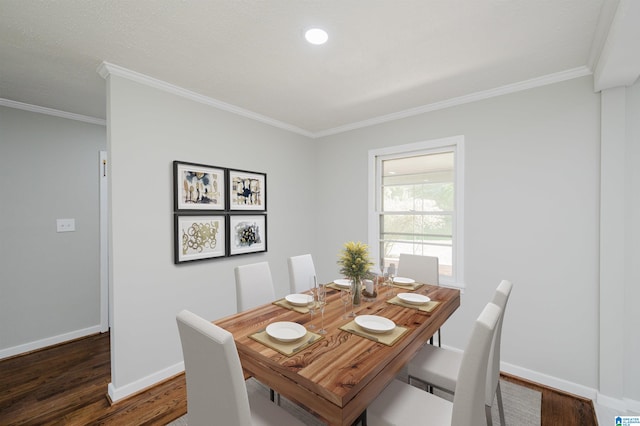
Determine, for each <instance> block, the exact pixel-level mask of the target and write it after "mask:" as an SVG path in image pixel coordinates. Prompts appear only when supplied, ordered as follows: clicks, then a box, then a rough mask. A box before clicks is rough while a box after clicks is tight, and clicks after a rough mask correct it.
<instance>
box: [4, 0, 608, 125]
mask: <svg viewBox="0 0 640 426" xmlns="http://www.w3.org/2000/svg"><path fill="white" fill-rule="evenodd" d="M611 1H614V2H615V0H322V1H321V0H268V1H266V0H208V1H205V0H199V1H198V0H191V1H189V0H182V1H178V0H136V1H128V0H111V1H108V0H92V1H86V0H59V1H36V0H0V98H4V99H8V100H11V101H17V102H22V103H26V104H32V105H38V106H41V107H46V108H53V109H57V110H60V111H66V112H70V113H75V114H81V115H85V116H89V117H96V118H101V119H104V118H105V109H106V108H105V105H106V84H105V80H104V79H103V78H102V77H100V75H99V74H98V72H97V71H96V70H97V69H98V67H99V66H100V65H101V64H102V63H103V62H107V63H109V64H113V65H116V66H118V67H122V68H124V69H127V70H131V71H134V72H136V73H141V74H143V75H146V76H149V77H152V78H154V79H157V80H161V81H163V82H166V83H169V84H171V85H175V86H177V87H179V88H182V89H185V90H188V91H190V92H194V93H197V94H199V95H201V96H203V97H206V98H210V99H212V100H214V101H216V102H220V103H221V104H228V105H230V106H234V107H237V108H238V110H241V111H244V112H246V113H248V114H249V115H251V114H255V116H258V117H264V118H267V119H268V120H271V121H272V122H273V123H276V124H282V125H283V126H289V127H290V128H292V129H295V130H298V131H299V132H300V133H303V134H308V135H310V136H314V135H322V134H329V133H331V132H334V133H335V132H337V131H339V130H340V129H346V128H348V127H349V126H354V125H357V123H366V122H370V121H371V120H376V119H380V118H384V117H392V116H394V115H397V114H399V113H400V114H401V113H403V112H406V111H411V110H415V109H419V108H424V107H425V106H428V105H437V104H440V103H446V102H447V101H450V100H452V99H460V98H462V97H465V96H469V95H471V94H477V93H482V92H485V91H491V90H495V89H497V88H501V87H505V86H510V85H516V84H518V83H521V82H523V81H529V80H532V79H539V78H541V77H548V76H554V75H561V76H572V75H579V74H582V75H586V74H590V73H591V72H592V71H593V67H594V58H595V57H596V56H597V55H598V54H599V49H600V48H601V47H602V46H601V45H602V42H601V40H602V38H603V34H604V35H605V36H606V33H607V31H608V25H609V23H610V21H611V19H610V17H609V18H608V19H603V18H602V17H601V15H602V14H604V13H605V12H607V5H608V4H610V3H611ZM609 14H610V13H609ZM603 22H604V25H603ZM312 26H319V27H322V28H324V29H326V30H327V32H328V33H329V41H328V43H326V44H325V45H322V46H314V45H310V44H308V43H306V42H305V41H304V39H303V31H304V30H305V29H307V28H309V27H312Z"/></svg>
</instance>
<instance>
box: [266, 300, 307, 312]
mask: <svg viewBox="0 0 640 426" xmlns="http://www.w3.org/2000/svg"><path fill="white" fill-rule="evenodd" d="M273 304H274V305H278V306H280V307H281V308H285V309H290V310H292V311H296V312H300V313H301V314H308V313H309V308H307V307H306V306H296V305H292V304H291V303H289V302H287V300H286V299H280V300H276V301H275V302H273Z"/></svg>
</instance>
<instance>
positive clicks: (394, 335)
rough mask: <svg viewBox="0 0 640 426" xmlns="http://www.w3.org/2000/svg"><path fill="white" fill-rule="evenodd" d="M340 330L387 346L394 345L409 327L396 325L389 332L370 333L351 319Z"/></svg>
mask: <svg viewBox="0 0 640 426" xmlns="http://www.w3.org/2000/svg"><path fill="white" fill-rule="evenodd" d="M340 330H343V331H348V332H349V333H352V334H355V335H357V336H360V337H364V338H365V339H369V340H373V341H374V342H378V343H382V344H385V345H387V346H393V344H394V343H396V342H397V341H398V340H399V339H400V338H401V337H402V336H403V335H404V334H405V333H406V332H407V331H409V329H408V328H406V327H402V326H399V325H396V327H395V328H394V329H393V330H391V331H390V332H389V333H370V332H368V331H366V330H364V329H363V328H362V327H360V326H359V325H358V324H356V322H355V320H353V321H349V322H348V323H346V324H345V325H343V326H342V327H340Z"/></svg>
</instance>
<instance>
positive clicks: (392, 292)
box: [387, 270, 396, 297]
mask: <svg viewBox="0 0 640 426" xmlns="http://www.w3.org/2000/svg"><path fill="white" fill-rule="evenodd" d="M395 275H396V274H395V273H394V272H393V271H391V270H390V271H389V273H388V274H387V277H388V281H387V285H388V286H389V288H388V296H389V297H394V296H395V295H396V288H395V286H394V284H393V278H394V277H395Z"/></svg>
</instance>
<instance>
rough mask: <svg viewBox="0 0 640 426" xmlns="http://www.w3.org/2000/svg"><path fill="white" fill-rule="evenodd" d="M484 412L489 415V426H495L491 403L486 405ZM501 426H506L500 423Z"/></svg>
mask: <svg viewBox="0 0 640 426" xmlns="http://www.w3.org/2000/svg"><path fill="white" fill-rule="evenodd" d="M484 413H485V415H486V416H487V426H493V419H491V406H490V405H485V406H484ZM500 426H504V425H500Z"/></svg>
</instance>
